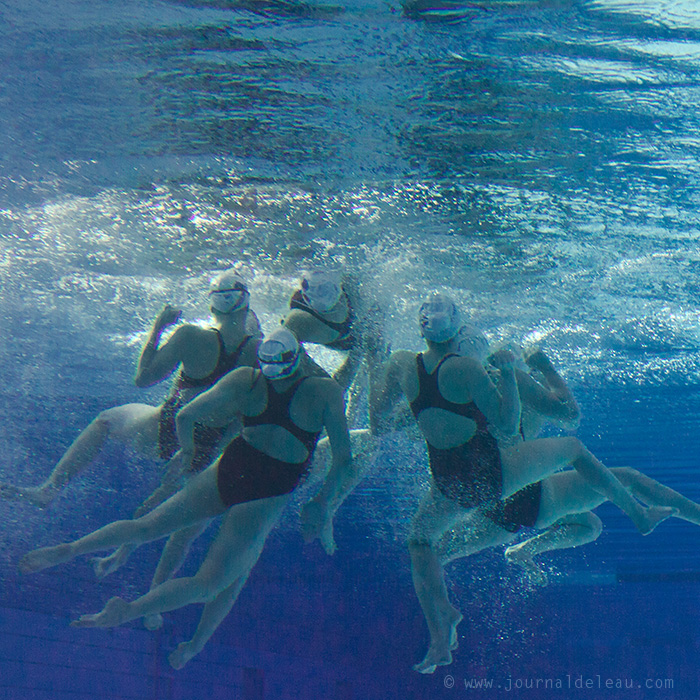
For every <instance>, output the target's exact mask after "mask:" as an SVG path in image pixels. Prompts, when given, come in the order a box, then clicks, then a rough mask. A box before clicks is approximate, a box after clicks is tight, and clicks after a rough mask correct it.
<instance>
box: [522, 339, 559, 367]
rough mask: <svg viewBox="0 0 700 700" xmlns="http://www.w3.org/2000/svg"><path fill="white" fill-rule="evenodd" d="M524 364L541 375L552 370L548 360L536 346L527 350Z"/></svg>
mask: <svg viewBox="0 0 700 700" xmlns="http://www.w3.org/2000/svg"><path fill="white" fill-rule="evenodd" d="M525 362H526V363H527V366H528V367H531V368H532V369H536V370H539V371H540V372H542V373H545V372H547V371H548V370H551V369H554V366H553V365H552V363H551V361H550V359H549V358H548V357H547V356H546V355H545V354H544V353H543V352H542V350H540V349H539V348H538V347H536V346H535V347H533V348H528V350H527V351H526V352H525Z"/></svg>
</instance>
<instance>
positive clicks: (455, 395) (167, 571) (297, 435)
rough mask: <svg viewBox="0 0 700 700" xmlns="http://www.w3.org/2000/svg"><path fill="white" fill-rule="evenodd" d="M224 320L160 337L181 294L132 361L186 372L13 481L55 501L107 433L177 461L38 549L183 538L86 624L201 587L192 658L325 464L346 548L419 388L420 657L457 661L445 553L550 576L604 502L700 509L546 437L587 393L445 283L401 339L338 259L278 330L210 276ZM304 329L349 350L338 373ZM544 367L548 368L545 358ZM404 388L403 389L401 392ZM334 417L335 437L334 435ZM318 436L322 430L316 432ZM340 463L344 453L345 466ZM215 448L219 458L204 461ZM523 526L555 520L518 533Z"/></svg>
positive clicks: (47, 554) (31, 567)
mask: <svg viewBox="0 0 700 700" xmlns="http://www.w3.org/2000/svg"><path fill="white" fill-rule="evenodd" d="M208 297H209V304H210V310H211V314H212V317H213V319H214V325H213V326H212V327H211V328H209V329H205V328H201V327H199V326H194V325H190V324H183V325H180V326H178V327H177V328H176V330H175V332H174V333H173V334H172V335H171V336H170V337H169V338H168V340H167V341H166V342H164V343H162V344H161V342H160V340H161V336H162V334H163V332H164V331H165V329H166V328H168V327H169V326H172V325H174V324H175V323H177V322H178V321H179V319H180V312H179V311H177V310H176V309H174V308H173V307H171V306H166V307H165V308H164V309H163V311H162V312H161V313H160V314H159V315H158V317H157V318H156V319H155V321H154V323H153V327H152V329H151V333H150V335H149V337H148V340H147V342H146V344H145V345H144V347H143V349H142V352H141V357H140V359H139V366H138V370H137V375H136V383H137V385H138V386H150V385H152V384H154V383H157V382H160V381H163V380H164V379H165V378H167V377H168V376H169V375H170V374H171V373H172V372H173V371H174V370H175V369H177V368H178V367H180V372H179V374H178V376H177V378H176V380H175V382H174V384H173V388H172V390H171V392H170V395H169V397H168V399H167V400H166V401H165V403H164V404H162V405H161V406H158V407H152V406H146V405H145V404H129V405H127V406H120V407H117V408H114V409H109V410H107V411H104V412H103V413H102V414H100V416H98V418H97V419H96V420H95V421H93V423H91V424H90V426H88V428H86V429H85V431H83V433H81V435H80V436H79V437H78V439H77V440H76V441H75V442H74V443H73V445H72V446H71V447H70V448H69V450H68V451H67V452H66V454H65V455H64V457H63V458H62V459H61V460H60V461H59V463H58V464H57V465H56V467H55V469H54V470H53V472H52V473H51V475H50V476H49V477H48V478H47V479H46V480H45V481H44V483H43V484H41V485H40V486H37V487H20V486H10V485H1V486H0V496H4V497H6V498H14V499H23V500H26V501H28V502H30V503H34V504H36V505H39V506H46V505H48V504H49V503H50V502H51V501H52V500H53V498H55V496H56V494H57V493H58V492H59V490H60V489H61V488H62V487H63V486H65V484H67V483H68V482H69V481H70V480H71V479H72V478H73V477H74V476H76V475H77V474H78V473H79V472H80V471H82V470H83V469H84V468H85V467H87V466H88V465H89V464H91V463H92V462H93V461H94V460H95V458H96V456H97V455H98V453H99V451H100V448H101V447H102V444H103V443H104V441H105V440H106V439H107V438H112V439H116V440H119V441H121V442H123V443H125V444H128V445H131V446H132V447H136V448H137V449H138V450H139V451H141V452H142V453H146V454H149V453H150V454H154V456H159V457H161V458H163V459H168V462H167V465H166V470H165V476H164V478H163V483H162V485H161V487H160V488H159V489H158V490H157V491H156V492H155V493H154V494H152V495H151V496H150V497H149V498H148V499H147V500H146V501H145V502H144V504H143V506H142V507H141V508H139V510H138V511H137V512H136V514H135V515H134V518H133V519H132V520H121V521H117V522H114V523H111V524H109V525H106V526H105V527H102V528H100V529H98V530H96V531H95V532H93V533H91V534H89V535H86V536H85V537H81V538H80V539H78V540H75V541H74V542H67V543H63V544H59V545H55V546H51V547H44V548H41V549H37V550H34V551H32V552H30V553H28V554H27V555H25V556H24V557H23V559H22V560H21V562H20V570H21V571H22V572H23V573H27V574H29V573H34V572H37V571H41V570H43V569H47V568H49V567H53V566H56V565H58V564H61V563H64V562H67V561H70V560H71V559H73V558H75V557H77V556H81V555H83V554H89V553H93V552H98V551H101V550H107V549H116V551H115V552H114V553H113V554H111V555H109V556H107V557H104V558H102V559H97V560H95V564H94V566H95V571H96V573H97V575H98V576H104V575H106V574H107V573H109V572H111V571H113V570H115V569H116V568H118V566H120V565H121V564H122V563H123V562H124V561H125V560H126V557H128V556H129V555H130V554H131V552H133V550H134V549H135V548H136V547H137V546H139V545H140V544H142V543H145V542H150V541H153V540H156V539H160V538H164V537H169V540H168V543H167V545H166V547H165V550H164V553H163V556H162V557H161V561H160V562H159V565H158V568H157V570H156V573H155V575H154V577H153V580H152V584H151V589H150V590H149V591H148V592H147V593H146V594H145V595H143V596H141V597H140V598H138V599H137V600H135V601H133V602H127V601H125V600H123V599H121V598H112V599H110V600H109V601H108V603H107V605H106V606H105V608H104V609H103V610H102V611H101V612H99V613H96V614H91V615H83V616H82V617H81V618H79V619H78V620H76V621H75V622H74V623H73V624H74V625H76V626H79V627H112V626H115V625H121V624H123V623H125V622H128V621H130V620H134V619H137V618H144V621H145V624H146V626H147V627H149V628H150V629H154V628H156V627H158V626H159V625H160V624H162V618H161V614H162V613H164V612H167V611H170V610H174V609H176V608H179V607H182V606H184V605H188V604H190V603H196V602H203V603H205V607H204V611H203V613H202V617H201V620H200V623H199V626H198V627H197V630H196V632H195V634H194V637H193V638H192V639H191V640H190V641H188V642H184V643H182V644H180V645H179V646H178V647H177V649H176V650H175V651H174V652H172V654H171V655H170V662H171V664H172V665H173V667H175V668H181V667H182V666H184V665H185V664H186V663H187V662H188V661H189V659H191V658H192V657H193V656H194V655H196V654H197V653H199V652H200V651H201V649H202V648H203V646H204V644H205V643H206V642H207V640H208V639H209V638H210V637H211V636H212V634H213V633H214V631H215V630H216V628H217V627H218V625H219V624H220V623H221V621H222V620H223V619H224V618H225V616H226V615H227V614H228V612H229V611H230V610H231V608H232V606H233V605H234V603H235V601H236V599H237V597H238V594H239V593H240V591H241V589H242V587H243V585H244V584H245V582H246V581H247V579H248V576H249V574H250V571H251V570H252V568H253V566H254V565H255V563H256V562H257V560H258V558H259V556H260V554H261V552H262V549H263V547H264V544H265V541H266V539H267V536H268V535H269V534H270V532H271V530H272V529H273V528H274V527H275V526H276V524H277V523H278V521H279V519H280V517H281V515H282V512H283V510H284V508H285V506H286V505H287V503H288V502H289V500H290V498H291V495H292V494H293V493H294V492H295V490H296V489H297V487H298V486H299V485H300V484H301V483H302V482H303V481H304V480H305V479H306V478H307V476H308V474H309V473H310V471H311V470H312V460H313V458H314V452H315V450H316V446H317V444H319V449H318V452H317V463H318V464H320V466H321V471H322V472H323V473H325V478H324V480H323V482H322V484H321V486H320V489H319V490H318V492H317V494H316V495H315V496H314V497H312V498H311V499H310V500H309V501H308V502H307V503H306V504H305V505H304V506H303V507H302V511H301V529H302V534H303V536H304V539H305V540H306V541H309V542H310V541H313V540H315V539H319V540H320V543H321V545H322V546H323V548H324V549H325V550H326V552H327V553H329V554H333V553H334V552H335V550H336V545H335V541H334V536H333V518H334V515H335V513H336V511H337V510H338V508H339V507H340V506H341V504H342V502H343V501H344V499H345V498H346V497H347V495H348V494H349V493H350V492H351V491H352V489H353V488H354V486H355V485H356V484H357V483H358V481H359V480H360V479H361V478H362V476H363V474H364V472H365V470H366V466H367V464H368V463H370V462H371V461H372V459H373V453H374V452H375V450H376V447H377V443H378V441H380V440H381V437H382V435H383V434H385V433H386V432H388V431H392V430H395V429H396V425H397V423H398V424H399V425H401V426H402V427H406V421H405V420H399V421H397V412H399V411H400V410H401V405H402V404H401V401H400V400H401V398H402V397H403V398H404V399H405V401H406V402H407V404H408V406H409V407H410V410H411V412H412V413H413V415H414V416H415V425H416V426H417V428H418V431H419V433H420V439H421V440H423V441H424V443H425V445H426V448H427V451H428V458H429V460H428V461H429V467H430V475H431V488H430V490H429V492H428V493H427V494H426V495H425V496H424V498H423V499H422V501H421V503H420V505H419V507H418V510H417V512H416V513H415V515H414V517H413V521H412V525H411V531H410V535H409V538H408V542H407V544H408V549H409V553H410V557H411V569H412V576H413V583H414V587H415V591H416V595H417V597H418V601H419V603H420V606H421V608H422V610H423V613H424V616H425V619H426V622H427V625H428V631H429V634H430V644H429V648H428V651H427V653H426V655H425V657H424V659H423V660H422V661H421V662H420V663H418V664H416V665H415V666H414V668H415V669H416V670H417V671H419V672H421V673H432V672H433V671H434V670H435V669H436V667H437V666H439V665H446V664H449V663H451V662H452V652H453V651H454V650H455V649H456V648H457V644H458V634H457V627H458V625H459V623H460V622H461V621H462V614H461V613H460V611H459V610H457V608H455V607H454V606H453V605H452V604H451V603H450V601H449V598H448V595H447V589H446V587H445V581H444V573H443V567H444V565H446V564H447V563H449V562H451V561H454V560H456V559H459V558H463V557H466V556H469V555H470V554H473V553H475V552H477V551H481V550H482V549H484V548H486V547H492V546H496V545H510V546H509V547H508V548H507V549H506V557H507V558H508V560H509V561H511V562H513V563H516V564H519V565H520V566H522V567H523V568H524V569H525V571H526V572H527V573H528V575H529V576H530V578H531V579H532V580H533V581H535V582H537V583H545V582H546V576H545V574H544V572H543V570H542V568H541V567H540V566H539V565H538V563H537V562H535V557H536V556H538V555H540V554H543V553H545V552H548V551H551V550H554V549H561V548H564V547H572V546H577V545H579V544H583V543H585V542H590V541H592V540H593V539H595V538H596V537H597V536H598V535H599V534H600V531H601V527H602V524H601V522H600V520H599V518H597V516H596V515H594V514H593V513H592V512H591V511H592V510H593V509H594V508H595V507H597V506H598V505H600V504H601V503H603V502H604V501H606V500H608V501H610V502H612V503H614V504H615V505H617V506H618V507H619V508H620V509H622V510H623V511H624V512H625V513H626V514H627V515H628V516H629V517H630V519H631V520H632V522H633V524H634V525H635V526H636V527H637V529H638V530H639V531H640V532H641V533H642V534H648V533H650V532H651V531H652V530H653V529H654V528H655V527H656V526H657V525H658V524H659V523H660V522H662V521H663V520H665V519H666V518H668V517H671V516H677V517H680V518H683V519H685V520H688V521H689V522H692V523H695V524H700V505H698V504H696V503H694V502H693V501H690V500H689V499H687V498H685V497H683V496H682V495H680V494H678V493H677V492H676V491H673V490H672V489H670V488H668V487H665V486H663V485H662V484H660V483H658V482H657V481H655V480H653V479H650V478H648V477H646V476H644V475H643V474H641V473H640V472H638V471H637V470H634V469H632V468H617V469H615V468H614V469H608V468H607V467H605V465H603V464H602V463H601V462H600V461H599V460H598V459H597V458H596V457H595V456H594V455H592V454H591V453H590V452H589V451H588V450H587V449H586V448H585V446H584V445H583V444H582V443H581V442H580V441H579V440H578V439H577V438H575V437H572V436H564V437H552V438H538V437H537V434H538V432H539V430H540V428H541V427H542V425H543V424H544V423H545V422H547V421H550V422H554V423H556V424H558V425H561V426H564V427H567V428H569V429H571V428H573V427H575V425H576V424H577V421H578V418H579V410H578V406H577V404H576V401H575V399H574V397H573V394H572V393H571V391H570V390H569V388H568V387H567V385H566V383H565V382H564V380H563V379H562V377H561V376H560V375H559V373H558V372H557V371H556V369H555V368H554V366H553V365H552V363H551V362H550V360H549V359H548V358H547V357H546V355H545V354H544V353H543V352H542V351H541V350H535V351H532V352H529V353H527V354H525V355H524V356H523V357H519V356H517V355H516V354H514V353H513V352H511V351H510V350H507V349H501V350H499V351H496V352H495V353H493V354H491V355H489V352H488V343H487V341H486V339H485V337H484V336H483V334H482V333H481V332H480V331H479V330H478V329H476V328H474V327H472V326H469V325H468V324H466V325H465V324H462V322H461V314H460V312H459V309H458V308H457V305H456V304H455V303H454V301H453V300H452V299H450V298H449V297H446V296H444V295H440V294H433V295H431V296H430V297H428V298H427V299H426V300H425V301H424V303H423V304H422V306H421V308H420V311H419V330H420V334H421V335H422V337H423V339H424V341H425V343H426V345H427V350H426V351H424V352H422V353H418V354H416V353H413V352H409V351H404V350H399V351H397V352H394V353H392V354H391V355H390V356H388V355H387V346H386V343H385V341H384V338H383V331H382V323H381V314H380V312H379V309H378V307H377V306H376V304H373V303H367V301H366V300H365V299H363V298H362V296H361V295H360V294H359V287H358V286H357V285H356V284H354V283H353V282H352V280H351V279H350V278H346V277H343V276H341V275H340V273H339V272H337V271H333V270H327V269H322V270H321V269H316V270H310V271H308V272H306V273H304V274H303V275H302V278H301V283H300V286H299V288H298V289H297V290H296V291H295V292H294V294H293V295H292V297H291V300H290V304H289V306H290V310H289V312H288V314H287V315H286V317H285V318H284V319H283V321H282V325H281V326H278V328H277V329H276V330H275V331H273V332H272V333H271V334H270V335H269V336H268V337H267V339H265V340H262V333H261V332H260V325H259V323H258V321H257V317H256V316H255V314H254V313H253V312H252V310H251V309H250V306H249V300H250V294H249V291H248V286H247V284H246V283H245V282H244V281H243V280H242V279H241V278H240V277H239V276H238V275H237V274H236V273H235V272H234V271H232V270H229V271H226V272H224V273H223V274H221V275H219V276H218V277H217V278H216V279H214V281H213V282H212V285H211V287H210V290H209V295H208ZM303 343H316V344H321V345H325V346H326V347H329V348H333V349H336V350H340V351H342V352H344V353H346V356H345V359H344V362H343V364H342V365H341V367H340V368H339V370H338V371H337V372H336V373H335V375H334V376H333V377H330V376H329V375H328V373H326V372H325V371H324V370H323V369H321V367H320V366H319V365H317V364H316V363H315V362H314V361H313V359H312V358H311V356H310V355H308V354H307V352H306V350H305V348H304V345H303ZM363 363H364V364H365V365H366V368H367V376H368V380H369V395H368V402H367V403H368V411H369V412H368V415H367V419H366V421H365V423H366V425H369V428H365V429H362V430H353V431H349V430H348V419H347V418H346V406H345V394H347V393H350V396H351V397H352V391H350V392H349V390H350V389H351V387H352V386H353V382H354V381H356V376H357V374H358V369H359V368H360V366H361V365H362V364H363ZM532 372H535V373H536V375H537V376H538V377H539V381H538V380H537V379H535V378H534V377H533V376H531V373H532ZM404 405H405V404H404ZM323 431H325V433H326V435H327V438H324V439H323V440H320V439H321V437H322V435H321V434H322V432H323ZM319 441H320V443H319ZM329 463H330V464H329ZM208 464H210V466H207V465H208ZM217 516H222V518H223V520H222V524H221V528H220V531H219V534H218V535H217V537H216V539H215V540H214V542H213V543H212V544H211V546H210V548H209V552H208V554H207V556H206V559H205V561H204V563H203V564H202V566H201V567H200V568H199V570H198V571H197V573H196V574H195V575H194V576H191V577H186V578H172V576H173V575H174V574H175V572H176V571H177V570H178V568H179V566H180V564H181V563H182V561H183V559H184V557H185V556H186V553H187V550H188V548H189V543H190V542H191V541H192V540H193V539H194V538H195V537H196V536H198V535H199V534H200V533H201V532H202V531H203V529H204V528H205V527H206V525H207V524H208V523H209V521H210V520H211V519H212V518H214V517H217ZM522 527H530V528H535V529H536V530H540V531H541V532H540V533H539V534H536V535H534V536H531V537H530V538H529V539H526V540H524V541H522V542H519V543H514V540H515V538H516V533H517V532H518V531H519V530H520V529H521V528H522Z"/></svg>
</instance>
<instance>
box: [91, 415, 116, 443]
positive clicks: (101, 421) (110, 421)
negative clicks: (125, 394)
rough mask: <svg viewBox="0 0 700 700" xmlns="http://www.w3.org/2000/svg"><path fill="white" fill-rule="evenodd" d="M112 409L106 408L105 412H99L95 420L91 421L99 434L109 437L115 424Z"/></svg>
mask: <svg viewBox="0 0 700 700" xmlns="http://www.w3.org/2000/svg"><path fill="white" fill-rule="evenodd" d="M115 418H116V417H115V415H114V409H113V408H108V409H107V410H105V411H101V412H100V413H99V414H98V415H97V417H96V418H95V420H93V421H92V424H93V426H95V427H96V428H97V429H98V430H99V431H100V432H102V433H104V434H105V435H106V436H108V437H109V434H110V433H111V432H112V430H113V428H114V423H115Z"/></svg>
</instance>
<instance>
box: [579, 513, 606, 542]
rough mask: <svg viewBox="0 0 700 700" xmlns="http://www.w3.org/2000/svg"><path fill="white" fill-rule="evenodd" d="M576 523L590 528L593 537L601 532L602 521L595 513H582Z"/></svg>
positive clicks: (596, 536) (595, 537)
mask: <svg viewBox="0 0 700 700" xmlns="http://www.w3.org/2000/svg"><path fill="white" fill-rule="evenodd" d="M578 524H579V525H580V526H581V527H585V528H586V529H588V530H590V531H591V536H592V537H593V539H597V538H598V537H599V536H600V534H601V533H602V532H603V521H602V520H601V519H600V518H599V517H598V516H597V515H596V514H595V513H582V515H581V519H580V520H579V521H578Z"/></svg>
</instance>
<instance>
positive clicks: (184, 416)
mask: <svg viewBox="0 0 700 700" xmlns="http://www.w3.org/2000/svg"><path fill="white" fill-rule="evenodd" d="M191 405H192V404H187V405H186V406H185V407H184V408H181V409H180V410H179V411H178V413H177V415H176V416H175V432H176V433H177V440H178V442H179V443H180V449H181V450H182V452H183V454H185V455H186V456H191V455H192V454H194V424H195V420H194V416H193V415H191V412H190V411H188V410H187V409H188V408H189V406H191Z"/></svg>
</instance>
